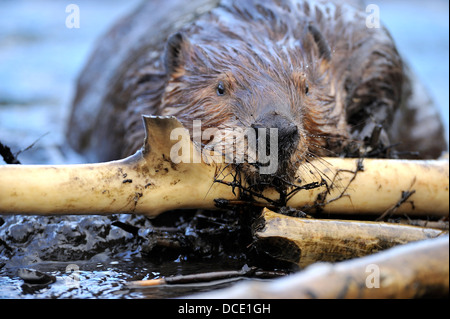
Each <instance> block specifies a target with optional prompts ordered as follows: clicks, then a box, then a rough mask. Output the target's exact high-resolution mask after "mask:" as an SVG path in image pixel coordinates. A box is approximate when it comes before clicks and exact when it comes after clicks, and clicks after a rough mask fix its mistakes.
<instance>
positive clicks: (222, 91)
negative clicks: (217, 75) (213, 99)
mask: <svg viewBox="0 0 450 319" xmlns="http://www.w3.org/2000/svg"><path fill="white" fill-rule="evenodd" d="M216 93H217V95H219V96H222V95H224V94H225V86H224V85H223V82H222V81H220V82H219V84H217V88H216Z"/></svg>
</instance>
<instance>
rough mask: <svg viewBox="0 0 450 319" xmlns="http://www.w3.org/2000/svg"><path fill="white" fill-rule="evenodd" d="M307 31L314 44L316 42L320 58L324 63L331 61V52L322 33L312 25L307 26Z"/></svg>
mask: <svg viewBox="0 0 450 319" xmlns="http://www.w3.org/2000/svg"><path fill="white" fill-rule="evenodd" d="M308 31H309V32H310V33H311V35H312V36H313V38H314V42H316V45H317V47H318V48H319V55H320V57H321V58H323V59H324V60H326V61H330V60H331V50H330V47H329V46H328V43H327V40H325V38H324V36H323V34H322V32H320V30H319V29H317V27H315V26H314V25H312V24H310V25H308Z"/></svg>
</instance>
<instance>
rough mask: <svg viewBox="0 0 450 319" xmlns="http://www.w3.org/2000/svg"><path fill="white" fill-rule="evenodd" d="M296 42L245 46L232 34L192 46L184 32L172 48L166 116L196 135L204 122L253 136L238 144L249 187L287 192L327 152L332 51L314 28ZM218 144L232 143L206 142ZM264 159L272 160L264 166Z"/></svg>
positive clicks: (168, 57)
mask: <svg viewBox="0 0 450 319" xmlns="http://www.w3.org/2000/svg"><path fill="white" fill-rule="evenodd" d="M217 39H222V40H223V41H217ZM290 42H291V44H290V45H286V43H283V44H280V43H277V42H268V41H264V40H263V39H256V40H255V41H254V42H249V41H241V40H239V38H238V35H237V34H232V33H231V32H227V33H224V34H223V36H222V37H217V38H216V41H215V42H212V41H208V38H206V39H205V38H203V39H198V38H197V39H194V40H193V41H191V39H189V37H188V36H187V35H186V34H184V33H182V32H178V33H175V34H174V35H172V36H171V37H170V38H169V40H168V42H167V46H166V51H165V64H166V70H167V74H168V83H167V86H166V88H165V92H164V95H163V98H162V104H161V113H162V114H163V115H174V116H176V117H177V118H178V119H179V120H180V121H181V122H182V123H183V124H184V125H185V127H186V128H188V129H189V130H191V132H192V131H193V120H201V128H202V130H205V129H208V128H218V129H222V130H225V131H226V132H229V131H230V130H232V131H233V132H234V133H236V130H235V129H236V128H241V129H244V130H243V132H246V133H248V132H251V130H253V131H254V134H250V135H251V136H252V138H253V139H252V140H251V141H252V142H251V141H250V140H249V138H248V136H249V135H248V134H243V135H241V137H236V140H235V141H234V143H235V144H239V143H241V145H242V144H245V145H246V146H247V147H248V148H244V151H245V154H244V157H245V162H244V163H239V164H238V166H239V169H240V170H241V172H243V173H244V175H245V176H246V177H247V180H248V182H250V184H259V185H263V186H264V185H266V184H270V185H272V186H282V185H285V186H286V185H288V184H289V183H291V182H292V180H293V179H294V177H295V172H296V171H297V169H298V167H299V165H300V164H302V163H305V162H308V161H309V159H310V158H312V157H316V156H322V155H324V154H326V153H325V148H326V144H327V139H326V137H327V136H329V135H330V134H329V133H327V132H326V131H325V130H323V129H322V128H323V127H325V124H327V123H325V122H326V121H327V119H328V121H329V120H330V119H329V116H327V114H328V113H329V112H330V109H331V108H332V107H331V104H332V103H333V99H332V98H331V97H330V96H329V95H328V88H327V84H328V74H327V72H326V70H327V63H329V54H330V51H329V48H328V46H327V44H326V42H325V40H324V38H323V37H322V36H321V34H320V32H319V31H318V30H317V29H316V28H315V27H314V26H312V25H309V26H308V27H307V28H306V30H305V34H304V39H302V40H297V41H290ZM307 44H309V45H307ZM248 129H250V131H249V130H248ZM225 135H226V134H225ZM255 141H256V143H255ZM218 143H222V145H219V146H226V144H227V142H226V139H222V140H221V141H219V142H217V140H214V142H212V141H211V140H207V139H206V140H205V139H203V140H202V144H203V146H204V147H211V146H213V147H214V149H215V150H217V146H218V145H217V144H218ZM228 143H229V142H228ZM258 146H259V150H258V151H257V148H258ZM262 148H265V149H264V150H262ZM240 150H242V149H240ZM252 151H253V153H252ZM261 151H263V152H261ZM250 153H252V154H255V157H253V158H252V156H250V155H249V154H250ZM239 155H242V154H236V153H234V156H235V158H239ZM264 155H267V156H269V157H270V161H269V162H268V161H262V159H263V156H264ZM269 167H270V169H269Z"/></svg>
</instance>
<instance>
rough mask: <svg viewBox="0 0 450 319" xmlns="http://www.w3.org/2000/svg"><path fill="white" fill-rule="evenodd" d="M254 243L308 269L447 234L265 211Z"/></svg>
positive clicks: (260, 248)
mask: <svg viewBox="0 0 450 319" xmlns="http://www.w3.org/2000/svg"><path fill="white" fill-rule="evenodd" d="M254 227H255V230H254V238H255V240H254V241H253V244H254V245H255V247H256V249H257V250H259V251H260V252H261V253H262V254H265V255H268V256H269V257H271V258H274V259H277V260H281V261H287V262H290V263H294V264H297V265H299V266H300V267H302V268H303V267H306V266H308V265H310V264H313V263H316V262H319V261H322V262H336V261H341V260H346V259H352V258H357V257H362V256H366V255H370V254H373V253H376V252H378V251H381V250H384V249H388V248H391V247H393V246H396V245H402V244H406V243H409V242H413V241H419V240H424V239H430V238H435V237H438V236H442V235H445V234H448V232H447V231H442V230H437V229H432V228H426V227H419V226H408V225H400V224H391V223H383V222H365V221H351V220H337V219H310V218H296V217H289V216H285V215H281V214H277V213H274V212H272V211H270V210H268V209H264V210H263V213H262V215H261V217H260V218H259V219H258V220H257V221H256V222H255V226H254Z"/></svg>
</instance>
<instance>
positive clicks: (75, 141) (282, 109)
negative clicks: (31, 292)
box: [67, 0, 447, 184]
mask: <svg viewBox="0 0 450 319" xmlns="http://www.w3.org/2000/svg"><path fill="white" fill-rule="evenodd" d="M366 20H367V13H366V12H365V10H364V8H362V7H361V6H359V4H358V3H357V2H356V1H355V2H352V3H350V2H344V1H318V0H251V1H237V0H195V1H191V2H189V3H186V2H184V1H181V0H169V1H164V2H159V1H146V2H144V3H142V4H141V5H140V6H139V7H138V8H137V9H136V10H135V11H134V12H133V13H131V14H130V15H128V16H126V17H125V18H123V19H122V20H120V21H119V22H118V23H117V24H116V25H115V26H114V27H113V28H112V29H111V30H110V31H109V32H108V33H107V34H106V35H105V36H103V38H102V39H101V40H100V41H99V43H98V46H97V48H96V49H95V51H94V53H93V55H92V56H91V58H90V60H89V61H88V63H87V65H86V66H85V68H84V70H83V71H82V73H81V76H80V77H79V80H78V84H77V92H76V95H75V99H74V102H73V109H72V113H71V116H70V120H69V130H68V133H67V137H68V141H69V143H70V145H72V146H73V147H74V148H75V149H76V150H77V151H79V152H81V153H83V154H85V155H86V157H87V158H88V159H89V160H90V161H105V160H113V159H118V158H122V157H125V156H128V155H130V154H132V153H134V152H135V151H136V150H137V149H139V148H140V147H141V146H142V143H143V139H144V135H145V133H144V130H143V126H142V120H141V115H142V114H148V115H173V116H176V117H177V118H178V120H179V121H181V123H182V124H183V125H184V126H185V127H186V128H188V129H189V130H191V131H192V126H193V120H201V125H202V129H206V128H214V127H217V128H233V127H242V128H249V127H250V128H253V129H255V130H256V129H259V128H267V129H269V128H276V129H277V130H278V131H277V132H278V137H277V138H278V146H277V147H278V149H277V151H278V152H277V153H278V161H279V165H278V169H277V171H276V172H275V173H274V174H271V175H270V176H271V177H269V178H267V177H266V178H263V176H262V174H259V173H258V172H259V169H260V168H261V167H260V166H258V165H257V164H258V163H256V164H253V165H247V166H245V165H244V166H243V165H240V168H241V170H242V171H243V172H244V173H245V174H246V176H247V177H248V179H249V180H252V182H254V183H266V184H274V183H277V181H279V180H282V181H284V182H285V183H290V182H291V181H292V177H293V176H294V175H295V172H296V171H297V169H298V168H299V166H300V165H303V164H305V163H309V162H310V161H311V159H315V158H320V157H323V156H355V154H356V155H357V156H370V154H372V156H376V157H394V158H402V157H405V158H408V157H412V156H418V157H420V158H436V157H438V156H439V155H440V154H441V153H442V152H443V151H444V150H446V148H447V145H446V141H445V137H444V133H443V132H444V130H443V125H442V123H441V121H440V119H439V116H438V113H437V112H436V110H434V108H433V105H432V102H431V101H430V99H429V98H428V97H427V96H426V94H424V92H425V90H424V89H422V88H421V86H420V83H418V82H417V80H416V79H415V77H414V75H412V73H411V71H410V70H409V68H408V67H407V65H406V63H404V61H403V60H402V58H401V57H400V54H399V53H398V51H397V49H396V46H395V43H394V41H393V39H392V37H391V36H390V34H389V32H388V30H387V29H386V28H385V27H383V26H381V27H380V28H369V27H368V26H367V25H366ZM267 132H268V131H267ZM257 138H260V137H259V136H257ZM267 138H269V136H267ZM374 150H378V151H377V152H373V151H374ZM370 151H372V153H371V152H370ZM275 177H276V178H275Z"/></svg>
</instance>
